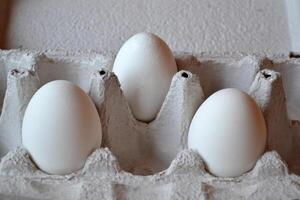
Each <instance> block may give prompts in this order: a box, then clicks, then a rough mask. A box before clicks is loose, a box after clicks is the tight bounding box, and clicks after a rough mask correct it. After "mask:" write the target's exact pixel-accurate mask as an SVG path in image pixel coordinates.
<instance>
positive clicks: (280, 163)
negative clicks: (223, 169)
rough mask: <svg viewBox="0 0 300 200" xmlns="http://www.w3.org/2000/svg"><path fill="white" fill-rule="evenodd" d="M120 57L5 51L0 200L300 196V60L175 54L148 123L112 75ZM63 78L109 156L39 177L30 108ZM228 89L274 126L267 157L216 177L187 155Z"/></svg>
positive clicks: (1, 57)
mask: <svg viewBox="0 0 300 200" xmlns="http://www.w3.org/2000/svg"><path fill="white" fill-rule="evenodd" d="M113 59H114V56H112V55H102V54H97V53H94V52H75V53H68V52H64V51H49V52H33V51H25V50H9V51H0V105H2V109H1V117H0V155H1V157H2V159H1V163H0V199H158V200H159V199H241V198H242V199H244V198H251V199H298V198H300V177H299V176H298V175H296V174H300V122H299V120H300V59H297V58H287V57H274V58H269V59H268V58H263V57H260V56H245V55H240V56H235V57H230V56H222V57H220V56H212V55H208V54H201V55H198V56H192V55H188V54H177V56H176V61H177V65H178V68H179V70H180V71H179V72H178V73H177V74H176V75H175V76H174V77H173V80H172V83H171V87H170V90H169V92H168V94H167V96H166V99H165V101H164V103H163V105H162V107H161V110H160V111H159V113H158V115H157V117H156V119H155V120H154V121H152V122H151V123H149V124H145V123H142V122H139V121H137V120H136V119H135V118H134V117H133V116H132V114H131V111H130V109H129V107H128V104H127V102H126V100H125V98H124V96H123V94H122V91H121V89H120V85H119V83H118V79H117V77H116V76H115V75H114V74H113V73H111V72H110V69H111V67H112V64H113ZM137 78H138V74H137ZM56 79H66V80H69V81H72V82H73V83H76V84H78V85H79V86H80V87H81V88H82V89H84V90H85V91H86V92H87V93H88V94H89V95H90V97H91V98H92V99H93V101H94V103H95V105H96V107H97V109H98V112H99V115H100V118H101V122H102V126H103V128H102V131H103V142H102V148H100V149H97V150H95V151H94V152H93V153H92V154H91V155H90V156H89V158H88V159H87V161H86V164H85V166H84V168H83V169H81V170H79V171H77V172H75V173H72V174H69V175H65V176H58V175H48V174H45V173H44V172H42V171H40V170H39V169H37V168H36V167H35V165H34V164H33V163H32V162H31V160H30V158H29V155H28V154H27V152H26V150H25V149H23V148H22V147H21V124H22V118H23V114H24V111H25V109H26V106H27V103H28V102H29V100H30V98H31V96H32V95H33V94H34V92H35V91H36V90H37V89H38V88H39V87H40V86H41V85H43V84H45V83H46V82H48V81H51V80H56ZM227 87H235V88H239V89H241V90H243V91H245V92H248V93H249V94H250V95H251V96H252V97H253V98H254V99H255V100H256V101H257V103H258V105H259V106H260V108H261V109H262V111H263V114H264V117H265V120H266V123H267V128H268V140H267V147H266V152H265V153H264V155H262V157H261V158H260V159H259V160H258V161H257V163H256V165H255V166H254V168H253V169H252V170H251V171H249V172H247V173H245V174H243V175H242V176H239V177H236V178H219V177H214V176H212V175H210V174H209V172H208V171H207V170H206V169H205V164H204V163H203V162H202V160H201V158H200V157H199V156H198V154H196V153H195V152H193V151H191V150H188V149H187V134H188V128H189V124H190V121H191V119H192V117H193V115H194V113H195V111H196V110H197V109H198V107H199V105H200V104H201V103H202V102H203V101H204V99H205V98H207V97H208V96H209V95H211V94H212V93H213V92H215V91H217V90H219V89H222V88H227ZM285 96H286V97H285ZM41 114H42V113H41ZM41 134H42V133H41ZM54 148H55V147H54ZM216 148H217V147H216Z"/></svg>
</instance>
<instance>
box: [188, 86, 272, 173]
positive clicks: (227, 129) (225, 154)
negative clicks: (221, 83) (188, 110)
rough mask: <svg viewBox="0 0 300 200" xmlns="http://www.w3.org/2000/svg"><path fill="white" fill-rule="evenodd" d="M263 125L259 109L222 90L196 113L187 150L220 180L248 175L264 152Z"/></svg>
mask: <svg viewBox="0 0 300 200" xmlns="http://www.w3.org/2000/svg"><path fill="white" fill-rule="evenodd" d="M266 134H267V133H266V125H265V121H264V118H263V115H262V113H261V110H260V108H259V107H258V106H257V104H256V102H255V101H254V100H253V99H252V98H251V97H250V96H249V95H248V94H246V93H244V92H241V91H239V90H237V89H231V88H229V89H223V90H220V91H218V92H216V93H214V94H213V95H211V96H210V97H209V98H208V99H207V100H206V101H205V102H204V103H203V104H202V105H201V106H200V107H199V109H198V110H197V112H196V114H195V116H194V118H193V120H192V122H191V125H190V129H189V135H188V146H189V148H191V149H194V150H196V151H197V152H198V153H199V154H200V156H201V157H202V159H203V160H204V162H205V163H206V165H207V168H208V170H209V171H210V172H211V173H212V174H214V175H216V176H222V177H234V176H239V175H241V174H243V173H245V172H247V171H249V170H250V169H251V168H252V167H253V166H254V165H255V163H256V161H257V159H258V158H259V157H260V155H261V154H262V153H263V152H264V149H265V144H266Z"/></svg>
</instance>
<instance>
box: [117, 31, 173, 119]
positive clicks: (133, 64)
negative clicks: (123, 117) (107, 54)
mask: <svg viewBox="0 0 300 200" xmlns="http://www.w3.org/2000/svg"><path fill="white" fill-rule="evenodd" d="M113 72H114V73H115V74H116V75H117V76H118V79H119V81H120V84H121V88H122V91H123V93H124V96H125V98H126V99H127V102H128V103H129V106H130V108H131V111H132V113H133V115H134V116H135V118H136V119H138V120H141V121H146V122H149V121H151V120H153V119H154V118H155V116H156V114H157V113H158V111H159V110H160V107H161V105H162V103H163V101H164V99H165V97H166V94H167V92H168V91H169V88H170V84H171V81H172V78H173V75H174V74H175V73H176V72H177V65H176V62H175V58H174V56H173V54H172V52H171V50H170V49H169V47H168V45H167V44H166V43H165V42H164V41H163V40H162V39H160V38H159V37H158V36H156V35H154V34H150V33H139V34H136V35H134V36H132V37H131V38H130V39H129V40H127V41H126V42H125V43H124V45H123V46H122V47H121V49H120V50H119V52H118V54H117V57H116V59H115V62H114V66H113Z"/></svg>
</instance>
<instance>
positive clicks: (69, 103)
mask: <svg viewBox="0 0 300 200" xmlns="http://www.w3.org/2000/svg"><path fill="white" fill-rule="evenodd" d="M101 139H102V131H101V123H100V118H99V115H98V113H97V110H96V108H95V106H94V104H93V102H92V101H91V99H90V98H89V97H88V95H86V94H85V93H84V91H83V90H81V89H80V88H79V87H78V86H76V85H74V84H72V83H70V82H68V81H63V80H58V81H52V82H50V83H47V84H46V85H44V86H43V87H41V88H40V89H39V90H38V91H37V92H36V93H35V94H34V96H33V97H32V99H31V100H30V102H29V104H28V106H27V108H26V111H25V115H24V119H23V126H22V143H23V145H24V147H25V148H26V149H27V150H28V152H29V154H30V155H31V158H32V160H33V161H34V162H35V163H36V165H37V166H38V167H39V168H40V169H41V170H43V171H45V172H47V173H49V174H69V173H71V172H74V171H76V170H78V169H80V168H82V167H83V165H84V163H85V160H86V158H87V157H88V155H89V154H90V153H91V152H92V151H93V150H94V149H96V148H98V147H100V145H101Z"/></svg>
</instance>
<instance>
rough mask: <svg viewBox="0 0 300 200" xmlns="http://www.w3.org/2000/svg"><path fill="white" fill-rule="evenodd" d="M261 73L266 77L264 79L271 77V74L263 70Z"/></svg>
mask: <svg viewBox="0 0 300 200" xmlns="http://www.w3.org/2000/svg"><path fill="white" fill-rule="evenodd" d="M262 74H263V75H264V77H265V78H266V79H269V78H271V76H272V75H271V74H269V73H268V72H263V73H262Z"/></svg>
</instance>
